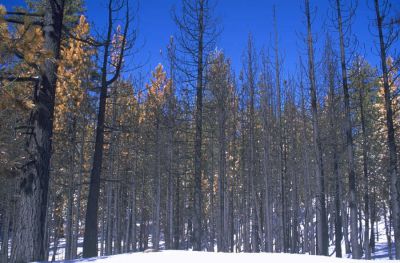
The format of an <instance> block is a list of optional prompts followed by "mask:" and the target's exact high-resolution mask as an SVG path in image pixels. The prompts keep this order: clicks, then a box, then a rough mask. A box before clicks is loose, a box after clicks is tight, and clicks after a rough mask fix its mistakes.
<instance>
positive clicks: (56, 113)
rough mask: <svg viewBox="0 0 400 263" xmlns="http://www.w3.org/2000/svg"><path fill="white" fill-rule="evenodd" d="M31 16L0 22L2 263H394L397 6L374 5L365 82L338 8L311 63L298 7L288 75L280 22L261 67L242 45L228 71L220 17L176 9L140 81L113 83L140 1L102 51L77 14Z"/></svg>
mask: <svg viewBox="0 0 400 263" xmlns="http://www.w3.org/2000/svg"><path fill="white" fill-rule="evenodd" d="M27 2H28V5H27V6H28V9H26V10H25V9H23V8H20V9H16V10H6V9H5V8H4V7H3V6H0V42H1V44H0V65H1V66H0V120H1V122H0V127H1V132H0V182H1V184H2V186H3V187H2V188H1V189H0V200H1V201H0V244H1V246H0V262H8V261H10V262H27V261H32V260H45V259H47V258H48V257H49V255H52V257H53V259H56V258H57V257H58V256H57V257H56V255H59V254H60V251H63V253H62V255H59V256H61V257H63V258H65V259H74V258H78V257H91V256H97V255H111V254H118V253H124V252H132V251H144V250H146V249H150V248H151V249H154V250H159V249H194V250H199V251H204V250H206V251H214V250H215V249H217V251H221V252H242V251H243V252H287V253H309V254H318V255H330V253H331V254H336V256H337V257H341V256H342V255H343V254H348V253H352V257H353V258H361V257H365V258H368V259H370V258H371V257H372V254H373V253H374V251H375V244H376V242H377V241H378V239H379V238H380V237H379V236H378V228H379V230H383V229H384V230H385V234H386V238H387V240H388V248H389V256H390V257H391V258H396V259H400V174H399V173H400V169H399V164H400V163H399V154H400V152H399V149H400V147H399V143H400V142H399V139H398V138H400V97H399V86H400V81H399V72H398V67H399V64H400V57H398V54H396V52H395V51H396V50H395V48H394V47H395V46H396V44H397V45H398V36H399V32H400V25H399V23H398V17H396V14H392V13H391V10H392V9H390V1H386V0H373V1H372V0H371V1H368V2H369V4H370V5H369V6H370V8H371V21H373V22H371V25H370V30H371V38H373V39H375V40H376V43H377V50H378V51H379V54H374V55H375V56H376V59H377V61H379V67H377V68H375V67H374V66H372V65H371V64H370V63H369V62H368V61H367V59H366V58H365V57H363V56H362V55H361V54H358V53H357V52H355V51H353V49H354V48H352V47H351V46H349V43H350V42H349V38H352V37H354V36H351V35H348V34H350V32H351V30H348V29H349V27H351V23H349V21H350V20H349V19H350V18H351V17H352V15H353V14H354V12H357V9H356V8H355V9H353V7H351V8H350V7H349V6H347V4H348V2H346V3H345V1H340V0H335V1H331V5H330V8H331V10H330V11H331V13H332V14H334V15H333V16H332V21H330V23H331V26H332V27H334V28H336V29H337V31H336V32H329V33H326V37H325V38H324V41H325V43H324V45H322V52H316V48H315V44H316V42H315V39H316V37H315V34H316V33H315V32H314V31H313V30H315V29H314V26H313V23H312V21H313V19H314V17H313V16H315V15H321V14H319V13H316V14H315V13H313V12H312V10H313V5H314V4H316V3H313V2H312V1H311V2H310V1H309V0H305V1H304V5H303V7H304V10H303V11H304V18H305V19H304V21H305V23H304V30H303V32H304V34H303V40H304V42H303V43H301V47H302V48H303V51H304V52H301V54H299V57H300V59H299V62H298V67H297V68H298V70H297V72H295V74H292V75H290V74H285V73H284V72H286V71H285V67H286V63H285V61H284V60H283V59H282V55H281V52H283V50H282V48H280V47H279V35H280V34H282V33H281V32H279V31H278V28H279V27H278V25H277V18H276V17H277V16H279V12H275V8H274V9H273V15H274V16H273V17H272V18H268V17H266V18H265V19H266V20H270V21H271V23H273V24H274V28H275V29H274V30H275V33H274V39H273V43H274V44H273V48H272V50H271V51H272V52H270V50H268V49H261V50H258V49H257V48H256V46H255V40H254V37H253V36H252V35H251V34H250V33H249V35H248V41H247V46H246V47H243V51H242V52H243V56H242V57H243V60H242V68H241V70H240V71H239V72H235V70H234V69H233V67H232V62H231V60H230V58H229V57H227V56H226V54H224V52H223V51H222V50H219V49H218V48H216V43H217V39H218V37H219V36H220V30H219V28H220V27H219V25H218V23H217V21H218V20H217V19H216V17H215V16H214V14H213V10H214V8H215V6H214V2H213V1H211V0H196V1H189V0H183V1H182V3H181V4H180V8H177V9H174V12H173V18H172V19H174V21H175V22H176V26H177V33H176V35H175V36H174V37H172V36H171V38H170V41H169V43H165V44H166V45H167V46H166V50H167V52H166V54H167V55H166V57H165V65H164V66H163V65H161V64H159V65H157V66H156V67H155V69H154V70H153V72H151V76H150V77H149V79H148V80H147V79H146V77H144V76H143V75H140V74H137V72H132V75H131V76H132V77H128V76H127V74H124V73H123V72H124V69H125V68H129V63H131V61H130V59H131V57H130V56H128V55H129V51H130V49H131V48H132V47H133V46H134V44H135V43H134V42H135V39H136V34H135V32H136V31H135V30H136V29H135V28H134V23H133V18H134V14H135V12H133V11H132V10H134V9H132V7H134V4H133V3H129V1H119V0H108V1H107V10H106V12H107V15H108V16H107V17H108V19H107V23H106V30H107V31H106V33H105V35H104V36H101V35H96V36H95V35H93V34H92V33H91V29H90V26H89V23H88V21H87V20H86V19H85V16H84V14H83V12H82V10H83V9H84V8H83V7H84V3H83V2H81V1H72V0H42V1H27ZM392 4H394V3H392ZM349 10H350V11H349ZM278 11H279V10H278ZM266 33H268V32H266ZM334 38H337V39H338V41H337V42H334V41H332V39H334ZM139 52H140V51H139ZM61 241H63V242H61ZM82 242H83V246H82V245H81V244H82ZM342 243H344V245H345V251H342V246H341V244H342ZM392 244H394V246H393V245H392ZM61 245H62V246H63V250H61V249H60V247H61ZM330 247H331V248H333V250H331V252H329V251H330V250H329V248H330Z"/></svg>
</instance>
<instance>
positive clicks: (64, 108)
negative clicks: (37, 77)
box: [54, 16, 94, 131]
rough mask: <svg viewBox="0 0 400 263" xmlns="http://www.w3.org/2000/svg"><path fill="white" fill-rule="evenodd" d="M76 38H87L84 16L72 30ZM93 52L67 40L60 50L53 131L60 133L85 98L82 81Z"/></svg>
mask: <svg viewBox="0 0 400 263" xmlns="http://www.w3.org/2000/svg"><path fill="white" fill-rule="evenodd" d="M73 34H74V35H75V36H77V37H78V38H82V39H84V38H87V37H88V35H89V24H88V22H87V21H86V18H85V17H84V16H81V17H80V19H79V24H78V25H77V26H76V28H74V29H73ZM93 53H94V51H93V49H92V48H91V47H89V46H88V44H86V43H85V42H83V41H80V40H76V39H68V41H67V42H66V43H63V45H62V48H61V60H60V63H59V67H58V83H57V90H56V106H55V121H54V129H55V130H56V131H60V130H61V129H62V128H63V127H64V126H65V123H66V121H67V120H66V118H67V116H68V114H72V115H76V114H77V112H78V111H79V109H80V106H81V103H82V101H83V100H84V98H85V88H84V82H83V81H84V80H85V76H87V75H88V72H87V71H88V68H89V66H90V63H91V56H92V55H93Z"/></svg>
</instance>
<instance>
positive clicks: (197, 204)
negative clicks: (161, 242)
mask: <svg viewBox="0 0 400 263" xmlns="http://www.w3.org/2000/svg"><path fill="white" fill-rule="evenodd" d="M204 5H205V3H204V0H199V10H198V12H199V19H198V34H199V35H198V43H197V45H198V54H197V83H196V85H197V86H196V113H195V122H196V134H195V145H194V207H193V208H194V214H193V219H194V220H193V230H194V233H193V234H194V237H193V238H194V239H193V240H194V244H193V249H194V250H195V251H201V249H202V244H201V243H202V192H201V191H202V190H201V173H202V164H201V162H202V151H201V147H202V141H203V137H202V129H203V70H204V68H203V56H204V54H203V52H204V43H203V41H204Z"/></svg>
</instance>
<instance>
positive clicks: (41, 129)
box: [11, 0, 64, 263]
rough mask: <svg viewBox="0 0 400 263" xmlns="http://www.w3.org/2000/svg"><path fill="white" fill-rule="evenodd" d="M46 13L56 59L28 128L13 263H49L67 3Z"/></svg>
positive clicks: (39, 87)
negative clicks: (59, 63) (60, 65)
mask: <svg viewBox="0 0 400 263" xmlns="http://www.w3.org/2000/svg"><path fill="white" fill-rule="evenodd" d="M44 12H45V13H44V18H43V36H44V48H45V50H47V51H49V54H51V56H52V58H49V59H46V60H45V62H44V64H43V65H41V72H42V74H41V76H40V80H39V83H37V84H36V86H35V89H34V94H33V100H34V104H35V108H34V110H33V111H32V112H31V115H30V119H29V125H28V126H29V127H30V128H29V131H28V133H29V135H28V136H29V138H28V141H27V151H28V153H29V155H28V161H27V163H26V164H25V166H24V168H23V171H22V177H21V181H20V184H19V192H20V198H19V200H18V202H19V203H18V208H19V212H18V216H17V220H16V222H15V225H16V229H15V235H14V238H13V245H12V246H13V247H12V255H11V262H13V263H19V262H28V261H42V260H46V255H45V251H46V248H45V233H46V225H47V219H46V214H47V199H48V197H47V195H48V189H49V178H50V158H51V152H52V138H53V116H54V99H55V90H56V83H57V60H58V59H59V56H60V43H61V30H62V24H63V15H64V0H47V1H45V10H44Z"/></svg>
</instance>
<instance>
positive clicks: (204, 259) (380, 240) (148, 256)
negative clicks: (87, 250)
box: [49, 222, 394, 263]
mask: <svg viewBox="0 0 400 263" xmlns="http://www.w3.org/2000/svg"><path fill="white" fill-rule="evenodd" d="M377 232H378V236H377V240H376V244H375V253H372V255H371V256H372V259H374V260H379V262H393V261H389V251H388V243H387V239H386V234H385V229H384V224H383V222H380V223H379V224H378V231H377ZM82 245H83V238H79V242H78V255H81V253H82ZM51 247H52V244H51ZM149 247H151V237H150V243H149ZM160 247H161V248H163V247H164V242H163V241H161V242H160ZM99 248H100V244H99ZM392 249H393V251H392V254H394V244H393V245H392ZM215 250H216V248H215ZM64 253H65V239H60V240H59V244H58V248H57V252H56V255H55V260H56V261H57V262H60V263H61V262H65V263H67V262H69V263H73V262H77V263H82V262H95V263H119V262H121V263H124V262H145V263H152V262H157V263H159V261H164V262H173V263H179V262H182V263H183V262H184V263H196V262H201V263H212V262H218V263H222V262H233V263H236V262H245V263H247V262H246V261H249V262H250V261H251V263H257V262H263V263H265V262H278V263H283V262H291V263H303V262H307V263H308V262H310V263H313V262H316V263H317V262H318V263H319V262H320V263H324V262H333V263H334V262H355V261H354V260H352V259H350V258H351V254H347V255H346V254H345V246H344V241H342V253H343V258H342V259H338V258H336V257H335V253H334V246H333V245H332V246H330V247H329V254H330V255H332V256H331V257H320V256H311V255H304V254H283V253H254V254H253V253H213V252H193V251H182V250H181V251H171V250H168V251H160V252H150V253H145V252H136V253H130V254H121V255H114V256H105V257H98V258H90V259H79V260H72V261H63V259H64ZM52 256H53V249H52V248H51V249H50V253H49V261H51V260H52ZM357 262H367V261H365V260H361V261H360V260H358V261H357ZM368 262H370V261H368Z"/></svg>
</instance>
